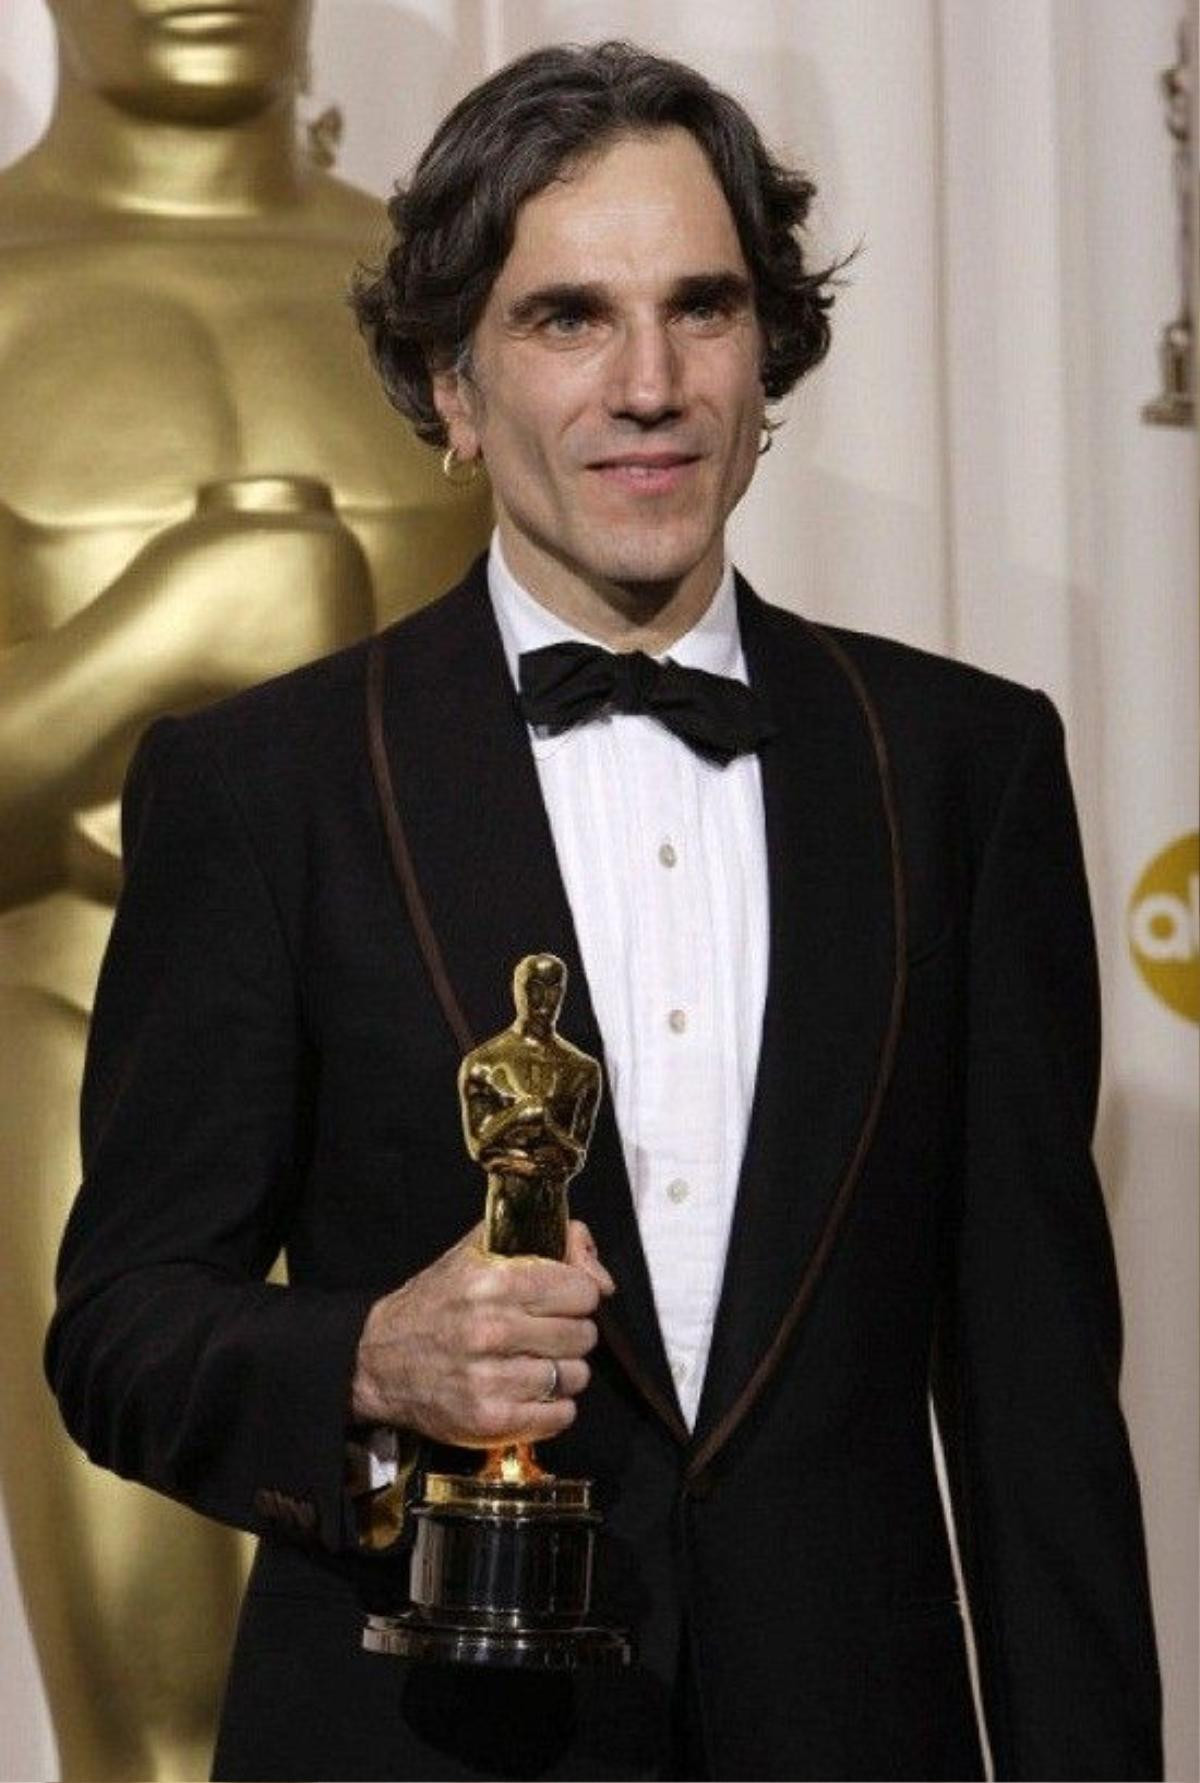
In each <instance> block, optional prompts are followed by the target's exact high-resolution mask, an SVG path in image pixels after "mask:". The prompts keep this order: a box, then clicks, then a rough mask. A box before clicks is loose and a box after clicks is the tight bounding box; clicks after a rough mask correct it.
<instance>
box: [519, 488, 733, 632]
mask: <svg viewBox="0 0 1200 1783" xmlns="http://www.w3.org/2000/svg"><path fill="white" fill-rule="evenodd" d="M499 530H500V543H501V546H502V549H503V551H504V561H505V563H507V565H508V567H509V569H510V570H511V571H512V574H513V575H514V576H515V577H516V579H517V581H518V582H519V583H520V584H521V586H522V588H524V589H525V590H526V591H527V592H528V593H529V594H530V595H532V596H533V598H534V600H536V601H537V602H538V604H539V606H543V607H545V608H546V610H547V611H548V612H550V613H553V614H554V616H555V618H556V619H561V620H562V621H563V623H564V624H565V625H569V626H571V627H572V628H573V629H574V630H575V631H581V632H583V633H584V634H585V636H587V637H589V638H595V640H596V642H597V643H599V644H603V645H604V646H605V648H606V649H608V650H620V651H628V650H644V651H645V652H646V654H647V655H648V656H661V655H663V654H664V653H665V652H666V651H668V650H669V649H670V648H671V645H672V644H674V643H675V641H676V640H677V639H678V638H681V637H683V635H684V633H685V632H689V631H691V629H692V627H693V626H694V625H697V624H699V622H700V620H701V619H703V617H704V615H705V613H707V611H708V609H709V606H710V605H711V603H712V598H713V595H714V594H715V593H716V592H717V588H718V587H719V585H720V581H721V575H722V571H723V570H724V567H725V542H724V539H723V538H721V537H718V538H717V539H716V540H715V541H714V543H713V545H712V547H711V548H710V549H709V551H708V552H706V554H705V556H704V557H703V558H702V559H701V561H700V562H699V563H698V564H695V565H694V566H693V567H692V568H691V569H689V570H688V571H687V572H686V574H684V575H683V576H681V577H677V578H676V577H672V578H671V579H669V580H665V581H662V582H634V581H630V582H610V581H607V580H606V579H605V578H603V577H599V576H595V577H589V576H584V575H583V574H581V572H580V571H579V569H578V568H577V567H576V566H574V565H572V564H570V563H568V562H566V561H560V560H559V559H557V558H555V557H553V556H551V555H550V554H548V553H545V552H542V551H539V550H538V549H537V548H536V547H533V546H532V545H531V544H530V542H529V541H528V540H526V539H525V538H523V537H522V536H521V535H520V534H518V533H515V532H513V531H512V529H510V528H506V527H505V525H504V522H503V518H501V520H500V523H499Z"/></svg>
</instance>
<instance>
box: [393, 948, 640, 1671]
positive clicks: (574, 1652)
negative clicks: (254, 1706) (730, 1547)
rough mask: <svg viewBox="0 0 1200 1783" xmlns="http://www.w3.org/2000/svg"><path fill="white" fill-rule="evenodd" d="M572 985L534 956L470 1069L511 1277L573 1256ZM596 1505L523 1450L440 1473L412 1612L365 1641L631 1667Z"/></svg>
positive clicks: (559, 1663)
mask: <svg viewBox="0 0 1200 1783" xmlns="http://www.w3.org/2000/svg"><path fill="white" fill-rule="evenodd" d="M566 979H567V972H566V967H565V966H564V965H563V963H562V961H561V960H560V959H556V958H555V956H554V955H553V954H530V955H527V956H526V957H525V958H524V959H523V960H521V961H520V963H519V964H518V966H517V968H516V971H515V972H514V974H513V997H514V1001H515V1003H516V1010H517V1015H516V1020H515V1021H514V1022H513V1023H512V1025H511V1026H510V1027H508V1028H505V1029H504V1031H503V1032H502V1033H500V1034H497V1035H496V1036H495V1038H494V1039H492V1040H488V1041H486V1042H485V1043H484V1045H482V1046H479V1047H476V1049H475V1050H474V1051H473V1052H469V1053H468V1054H467V1056H466V1057H465V1058H464V1060H463V1062H462V1065H461V1067H460V1070H459V1076H458V1089H459V1097H460V1100H461V1103H462V1114H463V1132H464V1134H465V1136H466V1142H467V1150H468V1151H469V1152H470V1154H471V1156H472V1158H474V1159H475V1161H476V1163H478V1164H481V1165H482V1166H483V1168H484V1169H485V1170H486V1171H487V1206H486V1212H485V1215H484V1241H483V1243H484V1249H485V1251H487V1252H488V1253H489V1255H491V1256H493V1257H495V1258H496V1259H497V1266H498V1267H503V1262H502V1259H504V1258H506V1257H518V1256H535V1257H556V1258H558V1257H562V1256H563V1255H564V1254H565V1250H566V1240H567V1218H568V1215H567V1184H568V1183H569V1182H570V1180H571V1178H572V1177H573V1176H575V1175H577V1174H578V1172H579V1171H580V1170H581V1169H582V1168H583V1165H584V1162H585V1160H586V1158H587V1148H588V1141H589V1140H590V1138H591V1134H592V1126H593V1123H594V1121H595V1118H596V1109H597V1106H598V1104H599V1101H600V1087H601V1074H600V1066H599V1064H598V1063H597V1061H596V1060H595V1059H593V1058H590V1057H589V1055H588V1054H587V1053H585V1052H581V1051H580V1050H579V1048H578V1047H576V1046H572V1045H571V1044H570V1042H569V1041H567V1040H564V1039H563V1038H562V1036H561V1035H560V1034H559V1033H558V1030H557V1021H558V1014H559V1011H560V1009H561V1008H562V1001H563V994H564V992H565V990H566ZM591 1500H592V1484H591V1481H590V1480H568V1479H558V1478H556V1477H555V1475H554V1474H552V1473H548V1472H547V1471H546V1470H545V1469H544V1468H543V1467H542V1466H541V1465H540V1464H539V1462H538V1460H537V1458H536V1457H535V1455H534V1452H533V1449H532V1447H531V1446H530V1445H529V1444H528V1443H524V1442H519V1441H512V1442H506V1443H501V1444H500V1445H498V1446H497V1447H495V1448H492V1449H489V1450H488V1451H487V1452H486V1454H485V1456H484V1461H483V1465H482V1467H481V1468H480V1469H479V1471H478V1473H475V1474H448V1473H429V1474H427V1475H426V1476H425V1497H424V1500H423V1502H422V1503H421V1504H419V1505H417V1506H416V1508H415V1510H414V1512H413V1516H414V1519H415V1523H416V1536H415V1539H414V1545H413V1553H412V1561H411V1568H410V1575H409V1595H410V1597H411V1600H412V1604H411V1608H410V1609H408V1610H406V1611H404V1612H403V1613H402V1614H401V1615H399V1616H369V1617H368V1619H367V1625H366V1629H365V1631H364V1633H363V1645H364V1647H366V1648H367V1649H368V1650H369V1651H371V1652H374V1653H388V1654H392V1655H395V1656H397V1657H400V1658H405V1659H427V1660H439V1661H441V1662H442V1663H447V1662H449V1663H453V1664H460V1665H461V1664H466V1665H491V1666H524V1667H529V1668H531V1669H542V1670H567V1669H572V1668H575V1667H582V1666H622V1665H627V1664H628V1663H629V1661H630V1657H631V1646H630V1642H629V1639H628V1636H627V1635H626V1634H625V1633H624V1632H623V1631H622V1630H620V1629H616V1628H608V1627H605V1626H603V1625H602V1624H599V1623H596V1622H593V1621H591V1620H590V1619H589V1606H590V1601H591V1585H592V1569H593V1561H594V1554H595V1546H596V1535H597V1531H598V1529H599V1525H600V1518H599V1516H598V1514H597V1512H596V1511H595V1510H594V1509H593V1507H592V1502H591Z"/></svg>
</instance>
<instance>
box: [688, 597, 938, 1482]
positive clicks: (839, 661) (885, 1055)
mask: <svg viewBox="0 0 1200 1783" xmlns="http://www.w3.org/2000/svg"><path fill="white" fill-rule="evenodd" d="M801 623H802V624H803V625H804V626H805V629H806V630H807V632H808V633H809V635H810V636H811V637H812V638H813V639H814V640H815V641H816V642H817V643H818V644H819V645H820V646H821V648H822V649H823V650H825V651H826V653H827V654H828V655H829V656H830V657H831V659H832V660H833V662H834V663H835V664H836V665H837V667H838V669H839V670H840V671H841V673H842V674H843V675H844V676H845V677H846V679H847V680H848V681H849V683H850V686H851V688H852V689H853V691H854V696H855V699H856V700H857V702H858V705H859V708H860V710H861V712H862V715H863V718H864V720H865V722H866V725H867V729H868V731H869V733H870V739H871V748H872V751H873V754H874V758H875V765H876V771H877V774H878V779H879V791H880V797H881V801H882V805H883V814H884V822H885V825H886V829H887V836H888V845H889V852H890V856H891V880H892V885H891V890H892V911H893V931H892V932H893V945H894V950H895V958H894V966H893V975H892V987H891V999H890V1007H889V1012H888V1020H887V1026H886V1028H885V1031H884V1035H883V1040H882V1044H881V1046H880V1049H879V1057H878V1065H877V1069H876V1074H875V1081H874V1085H873V1087H872V1091H871V1096H870V1100H869V1102H868V1104H867V1108H866V1113H865V1115H864V1118H863V1122H862V1126H861V1128H860V1130H859V1133H858V1137H857V1140H856V1141H855V1144H854V1147H853V1149H852V1151H851V1154H850V1158H849V1162H848V1164H847V1166H846V1170H845V1173H844V1175H843V1176H842V1179H841V1181H840V1183H839V1184H838V1186H837V1189H836V1191H835V1193H834V1196H833V1199H832V1201H831V1203H830V1206H829V1211H828V1213H827V1215H826V1217H825V1222H824V1225H823V1226H822V1228H821V1232H820V1235H819V1237H818V1239H817V1242H816V1244H815V1245H814V1247H813V1249H812V1251H811V1252H810V1254H809V1257H808V1261H807V1263H806V1265H805V1268H804V1272H803V1274H802V1275H801V1277H800V1281H799V1285H798V1286H797V1288H796V1292H795V1294H794V1296H793V1298H792V1301H791V1303H790V1305H789V1306H788V1309H787V1311H786V1313H785V1314H784V1317H783V1319H782V1320H781V1321H780V1324H779V1326H778V1327H777V1329H776V1332H775V1335H774V1337H773V1338H772V1340H771V1343H770V1344H769V1345H768V1347H767V1349H766V1350H765V1351H764V1352H763V1354H762V1356H761V1357H760V1359H759V1361H758V1363H757V1365H756V1366H755V1368H754V1370H753V1372H752V1373H751V1375H750V1377H749V1379H748V1380H747V1382H746V1384H745V1386H744V1387H743V1389H742V1390H741V1392H740V1393H739V1394H738V1397H737V1398H736V1399H735V1400H734V1402H733V1404H732V1405H731V1406H730V1407H729V1409H728V1410H727V1411H726V1412H725V1413H724V1414H723V1415H722V1416H721V1417H720V1419H719V1420H718V1421H717V1423H716V1424H715V1425H713V1427H712V1428H711V1429H710V1430H708V1431H707V1432H706V1433H705V1435H704V1437H703V1439H702V1440H701V1441H700V1443H699V1444H698V1445H697V1447H696V1448H695V1449H694V1450H693V1452H692V1453H691V1454H690V1455H689V1456H688V1461H687V1481H688V1484H689V1486H692V1487H695V1486H696V1485H698V1484H699V1483H700V1482H701V1479H702V1476H703V1474H704V1471H705V1469H706V1468H707V1467H708V1466H709V1465H710V1464H711V1462H712V1461H713V1459H714V1457H715V1456H716V1455H717V1453H718V1452H719V1451H720V1450H721V1449H722V1448H723V1447H724V1445H725V1444H726V1443H727V1442H728V1441H729V1439H730V1437H731V1436H732V1435H733V1433H734V1431H735V1430H736V1429H737V1428H738V1426H739V1424H740V1423H741V1422H742V1420H743V1419H744V1418H745V1417H746V1415H747V1413H748V1412H749V1411H750V1409H751V1407H752V1406H753V1405H754V1403H755V1402H756V1400H757V1399H758V1398H759V1396H760V1394H761V1393H762V1392H763V1390H764V1388H765V1387H766V1385H767V1383H768V1381H769V1380H770V1379H771V1376H772V1375H773V1373H774V1372H775V1370H776V1368H777V1367H778V1366H779V1363H780V1361H781V1359H782V1357H783V1355H784V1353H785V1351H786V1350H787V1347H788V1344H789V1343H790V1341H791V1338H792V1335H793V1333H794V1332H795V1329H796V1326H797V1325H798V1324H799V1322H800V1319H801V1318H802V1317H803V1315H804V1311H805V1309H806V1307H807V1306H808V1304H809V1302H810V1300H811V1299H812V1296H813V1293H814V1290H815V1288H816V1285H817V1282H818V1281H819V1279H820V1276H821V1273H822V1271H823V1269H824V1267H825V1264H826V1263H827V1261H828V1259H829V1256H830V1253H831V1251H832V1250H833V1246H834V1243H835V1241H836V1239H837V1236H838V1232H839V1230H840V1229H841V1226H842V1222H843V1221H844V1219H845V1216H846V1213H847V1210H848V1208H849V1206H850V1202H851V1199H852V1197H853V1194H854V1190H855V1188H856V1186H857V1184H858V1179H859V1177H860V1175H861V1172H862V1167H863V1164H864V1162H865V1160H866V1157H867V1153H868V1152H869V1150H870V1148H871V1143H872V1140H873V1139H874V1136H875V1130H876V1127H877V1126H878V1124H879V1116H880V1112H881V1110H882V1108H883V1102H884V1098H885V1096H886V1094H887V1089H888V1084H889V1082H890V1081H891V1075H892V1069H893V1066H894V1064H895V1058H896V1051H897V1047H898V1045H899V1040H900V1030H901V1026H902V1024H903V1020H904V1003H905V994H906V990H907V979H908V960H907V952H908V949H907V930H908V913H907V902H906V896H905V883H904V857H903V850H902V845H901V836H900V819H899V812H898V809H897V803H896V795H895V787H894V785H893V781H892V770H891V762H890V758H889V755H888V747H887V739H886V737H885V735H884V730H883V724H882V722H881V720H880V717H879V713H878V710H877V709H876V706H875V703H874V701H873V699H872V698H871V695H870V693H869V691H868V689H867V686H866V683H865V682H864V681H863V678H862V675H861V674H860V672H859V669H858V666H857V664H856V663H855V662H854V661H853V659H852V658H851V657H850V656H849V655H848V654H847V652H846V651H845V650H844V649H843V648H842V646H841V645H840V644H839V643H838V642H837V641H836V640H835V639H834V638H832V637H830V636H829V634H828V633H827V632H826V631H825V630H824V629H823V628H822V627H821V626H819V625H814V624H813V623H812V622H811V621H809V620H803V621H802V622H801Z"/></svg>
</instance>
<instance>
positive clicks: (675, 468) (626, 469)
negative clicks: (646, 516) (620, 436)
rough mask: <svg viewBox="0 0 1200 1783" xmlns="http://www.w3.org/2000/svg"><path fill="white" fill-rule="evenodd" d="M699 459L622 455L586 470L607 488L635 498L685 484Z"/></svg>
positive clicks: (656, 454)
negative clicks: (602, 481) (601, 480)
mask: <svg viewBox="0 0 1200 1783" xmlns="http://www.w3.org/2000/svg"><path fill="white" fill-rule="evenodd" d="M699 462H700V458H699V455H698V454H696V453H691V452H623V453H620V454H619V455H616V456H614V457H612V458H601V459H597V460H596V461H595V462H594V463H592V464H589V465H588V469H589V470H590V471H592V472H594V473H595V474H596V475H597V476H599V477H601V478H602V479H603V480H604V482H605V483H607V484H608V485H609V486H610V487H611V488H614V489H621V490H624V491H627V492H630V493H633V494H635V495H668V494H671V493H672V492H673V491H675V490H676V489H679V488H681V487H682V486H683V484H684V483H686V482H687V481H688V479H689V477H690V475H691V473H692V471H693V469H694V468H695V466H696V465H697V464H699Z"/></svg>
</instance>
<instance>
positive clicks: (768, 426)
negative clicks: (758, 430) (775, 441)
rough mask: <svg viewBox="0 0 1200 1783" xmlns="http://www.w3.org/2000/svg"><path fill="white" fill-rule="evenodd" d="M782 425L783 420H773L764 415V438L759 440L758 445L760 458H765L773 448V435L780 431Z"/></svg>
mask: <svg viewBox="0 0 1200 1783" xmlns="http://www.w3.org/2000/svg"><path fill="white" fill-rule="evenodd" d="M782 426H783V422H782V421H772V420H770V419H769V418H768V417H767V416H766V415H764V416H763V424H762V439H761V440H760V441H759V445H758V455H759V457H760V458H765V457H766V455H767V453H768V452H769V451H770V450H771V444H772V441H771V435H772V434H774V433H778V431H779V429H780V428H781V427H782Z"/></svg>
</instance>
